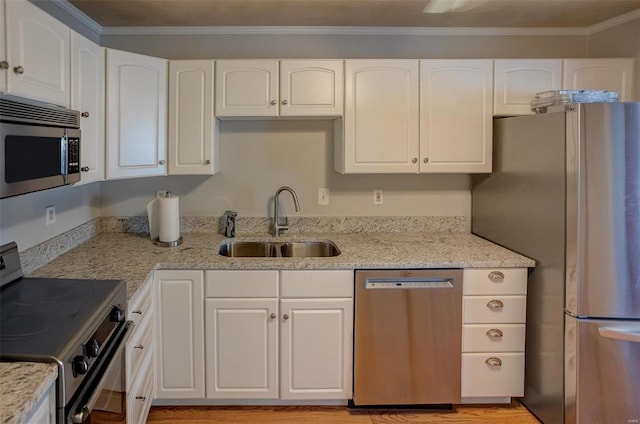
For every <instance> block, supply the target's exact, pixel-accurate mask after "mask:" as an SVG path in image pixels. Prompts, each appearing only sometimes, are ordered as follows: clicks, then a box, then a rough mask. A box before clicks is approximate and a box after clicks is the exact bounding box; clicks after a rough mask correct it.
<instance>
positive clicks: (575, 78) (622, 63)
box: [562, 59, 633, 102]
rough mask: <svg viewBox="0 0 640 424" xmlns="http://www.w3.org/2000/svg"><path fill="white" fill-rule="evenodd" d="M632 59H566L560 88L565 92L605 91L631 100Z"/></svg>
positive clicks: (624, 99)
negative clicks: (565, 90)
mask: <svg viewBox="0 0 640 424" xmlns="http://www.w3.org/2000/svg"><path fill="white" fill-rule="evenodd" d="M632 85H633V59H566V60H565V61H564V73H563V77H562V86H563V88H564V89H567V90H606V91H616V92H618V93H620V101H623V102H625V101H631V100H632V99H633V91H632Z"/></svg>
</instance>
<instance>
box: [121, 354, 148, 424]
mask: <svg viewBox="0 0 640 424" xmlns="http://www.w3.org/2000/svg"><path fill="white" fill-rule="evenodd" d="M145 364H146V368H145V369H147V370H148V372H147V373H146V374H142V375H141V376H140V377H141V378H140V381H137V382H136V383H137V384H136V387H135V388H134V389H133V390H131V391H130V392H129V395H128V397H127V424H139V423H144V422H146V419H147V413H148V412H149V409H150V408H151V401H152V400H153V373H152V372H151V362H150V361H145Z"/></svg>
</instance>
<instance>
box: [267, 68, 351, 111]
mask: <svg viewBox="0 0 640 424" xmlns="http://www.w3.org/2000/svg"><path fill="white" fill-rule="evenodd" d="M343 66H344V64H343V61H342V60H281V61H280V116H340V115H342V110H343V105H344V97H343V90H342V87H343V84H344V71H343Z"/></svg>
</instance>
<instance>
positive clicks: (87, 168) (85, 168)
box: [80, 166, 89, 172]
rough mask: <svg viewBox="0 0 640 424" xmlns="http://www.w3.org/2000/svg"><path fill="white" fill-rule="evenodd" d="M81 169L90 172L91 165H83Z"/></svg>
mask: <svg viewBox="0 0 640 424" xmlns="http://www.w3.org/2000/svg"><path fill="white" fill-rule="evenodd" d="M80 170H81V171H82V172H89V167H88V166H83V167H82V168H80Z"/></svg>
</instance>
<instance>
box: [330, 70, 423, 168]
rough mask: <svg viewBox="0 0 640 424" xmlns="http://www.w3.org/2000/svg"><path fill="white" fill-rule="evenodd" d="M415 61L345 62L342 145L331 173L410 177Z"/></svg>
mask: <svg viewBox="0 0 640 424" xmlns="http://www.w3.org/2000/svg"><path fill="white" fill-rule="evenodd" d="M418 149H419V110H418V61H417V60H347V61H345V112H344V141H343V146H342V151H339V152H337V153H338V154H341V155H343V157H342V159H341V160H337V161H336V165H337V166H336V170H337V171H338V172H343V173H411V172H413V173H416V172H418V163H417V162H418V156H419V154H418V153H419V152H418Z"/></svg>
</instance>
